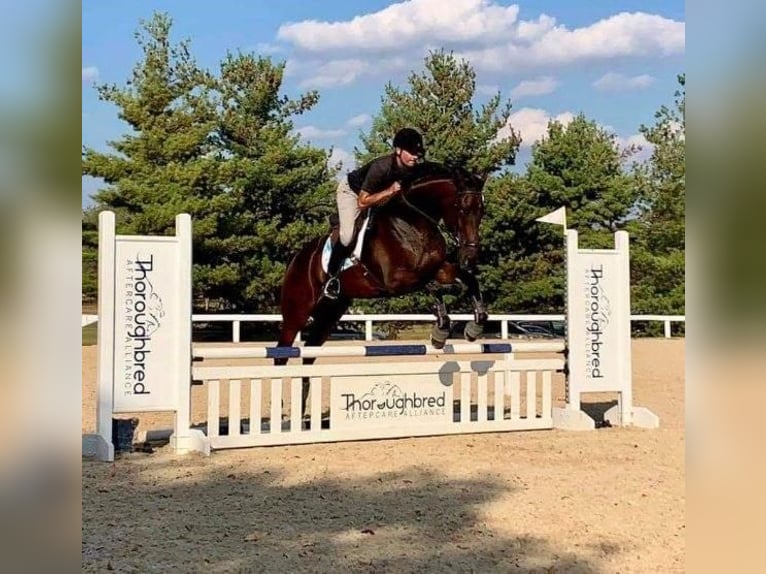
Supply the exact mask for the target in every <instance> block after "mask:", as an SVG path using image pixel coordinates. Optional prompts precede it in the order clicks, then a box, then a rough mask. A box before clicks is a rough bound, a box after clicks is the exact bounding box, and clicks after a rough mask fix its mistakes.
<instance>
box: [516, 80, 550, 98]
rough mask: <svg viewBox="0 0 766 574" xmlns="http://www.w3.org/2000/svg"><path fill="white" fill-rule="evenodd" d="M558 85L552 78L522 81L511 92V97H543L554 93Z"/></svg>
mask: <svg viewBox="0 0 766 574" xmlns="http://www.w3.org/2000/svg"><path fill="white" fill-rule="evenodd" d="M558 85H559V83H558V82H557V81H556V80H555V79H554V78H553V77H552V76H541V77H539V78H536V79H534V80H522V81H521V82H519V84H518V85H517V86H516V87H515V88H513V89H512V90H511V97H514V98H523V97H524V96H544V95H545V94H550V93H551V92H553V91H555V90H556V88H557V87H558Z"/></svg>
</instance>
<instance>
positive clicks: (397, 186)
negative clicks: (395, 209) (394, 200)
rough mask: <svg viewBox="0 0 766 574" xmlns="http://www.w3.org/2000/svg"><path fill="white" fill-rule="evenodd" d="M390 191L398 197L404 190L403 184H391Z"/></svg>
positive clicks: (396, 182)
mask: <svg viewBox="0 0 766 574" xmlns="http://www.w3.org/2000/svg"><path fill="white" fill-rule="evenodd" d="M389 189H390V190H391V191H392V192H393V193H394V195H396V194H397V193H399V192H400V191H401V190H402V184H401V183H399V182H398V181H395V182H394V183H392V184H391V187H390V188H389Z"/></svg>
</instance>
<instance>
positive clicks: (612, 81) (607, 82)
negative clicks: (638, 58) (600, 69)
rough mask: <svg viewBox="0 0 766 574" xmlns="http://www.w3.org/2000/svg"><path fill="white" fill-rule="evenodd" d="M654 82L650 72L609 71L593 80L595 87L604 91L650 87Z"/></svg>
mask: <svg viewBox="0 0 766 574" xmlns="http://www.w3.org/2000/svg"><path fill="white" fill-rule="evenodd" d="M653 83H654V78H653V77H652V76H650V75H649V74H642V75H640V76H625V75H624V74H618V73H615V72H609V73H607V74H604V75H603V76H601V77H600V78H599V79H598V80H596V81H595V82H593V87H594V88H596V89H597V90H600V91H602V92H618V91H622V90H640V89H644V88H648V87H649V86H651V85H652V84H653Z"/></svg>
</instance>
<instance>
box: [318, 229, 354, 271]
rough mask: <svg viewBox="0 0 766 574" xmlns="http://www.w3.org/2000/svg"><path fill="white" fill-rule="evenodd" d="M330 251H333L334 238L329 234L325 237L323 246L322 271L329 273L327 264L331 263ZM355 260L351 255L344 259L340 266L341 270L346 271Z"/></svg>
mask: <svg viewBox="0 0 766 574" xmlns="http://www.w3.org/2000/svg"><path fill="white" fill-rule="evenodd" d="M330 253H332V238H331V237H330V236H329V235H328V236H327V239H325V242H324V247H322V271H324V272H325V273H327V266H328V265H329V264H330ZM353 264H354V262H353V261H352V260H351V258H350V257H346V258H345V259H344V260H343V265H341V266H340V270H341V271H345V270H346V269H348V268H349V267H351V266H352V265H353Z"/></svg>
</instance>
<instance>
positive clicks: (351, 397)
mask: <svg viewBox="0 0 766 574" xmlns="http://www.w3.org/2000/svg"><path fill="white" fill-rule="evenodd" d="M340 396H341V399H342V403H341V407H340V408H341V410H343V411H345V412H346V419H347V420H354V419H379V418H398V417H417V418H423V417H442V416H444V415H445V413H446V404H447V398H446V393H445V392H443V391H442V392H441V393H440V394H421V393H418V392H416V391H412V392H402V389H401V388H400V387H399V386H398V385H396V384H395V383H392V382H391V381H383V382H380V383H374V384H373V386H372V388H371V389H370V390H369V391H367V392H366V393H364V394H362V395H357V394H356V393H353V392H350V393H342V394H341V395H340Z"/></svg>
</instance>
